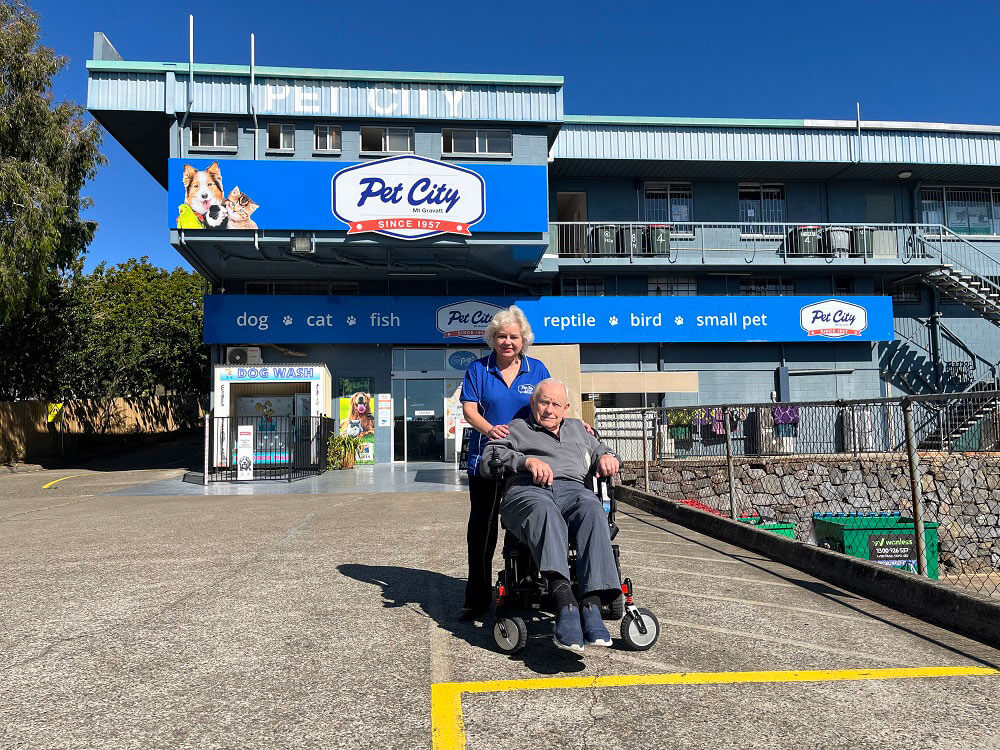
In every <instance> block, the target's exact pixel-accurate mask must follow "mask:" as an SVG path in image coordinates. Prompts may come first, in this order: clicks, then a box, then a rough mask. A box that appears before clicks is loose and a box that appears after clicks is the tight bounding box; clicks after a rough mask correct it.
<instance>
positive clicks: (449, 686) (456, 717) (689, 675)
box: [431, 667, 1000, 750]
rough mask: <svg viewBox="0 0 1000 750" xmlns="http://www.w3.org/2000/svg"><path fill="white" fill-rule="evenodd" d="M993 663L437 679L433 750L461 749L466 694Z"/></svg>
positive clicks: (938, 673) (824, 676)
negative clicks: (602, 675) (457, 680)
mask: <svg viewBox="0 0 1000 750" xmlns="http://www.w3.org/2000/svg"><path fill="white" fill-rule="evenodd" d="M998 674H1000V670H997V669H993V668H991V667H896V668H890V669H815V670H803V671H792V670H776V671H770V672H678V673H673V674H630V675H609V676H606V677H540V678H536V679H529V680H491V681H487V682H438V683H435V684H432V685H431V744H432V747H433V748H434V750H464V749H465V720H464V719H463V718H462V695H463V694H464V693H469V694H474V693H507V692H517V691H528V690H569V689H575V688H605V687H635V686H639V685H727V684H729V685H731V684H741V683H766V682H836V681H843V680H902V679H914V678H932V677H983V676H989V675H998Z"/></svg>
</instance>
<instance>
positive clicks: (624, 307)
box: [205, 294, 895, 345]
mask: <svg viewBox="0 0 1000 750" xmlns="http://www.w3.org/2000/svg"><path fill="white" fill-rule="evenodd" d="M512 304H516V305H518V306H520V307H521V309H523V310H524V313H525V315H526V316H527V317H528V321H529V322H530V323H531V326H532V328H533V330H534V333H535V341H536V342H537V343H539V344H581V343H619V342H620V343H630V342H631V343H644V342H716V343H728V342H754V341H765V342H770V341H774V342H778V341H782V342H791V341H809V342H819V341H828V342H829V341H892V340H893V339H894V337H895V332H894V326H893V318H892V299H891V298H890V297H875V296H864V297H848V298H845V299H831V298H824V297H818V298H816V297H537V298H528V299H520V298H514V297H481V298H475V299H467V298H466V299H463V298H456V299H448V298H442V297H364V296H309V295H240V294H225V295H208V296H206V297H205V342H206V343H210V344H224V343H233V342H240V343H252V344H267V343H284V344H308V343H334V344H335V343H353V344H357V343H372V344H376V343H379V344H445V343H446V344H460V345H461V344H463V343H470V342H481V341H482V336H483V331H484V330H485V329H486V326H487V325H488V324H489V322H490V320H492V318H493V316H494V315H495V314H496V313H497V312H498V311H499V310H500V309H502V308H504V307H508V306H509V305H512Z"/></svg>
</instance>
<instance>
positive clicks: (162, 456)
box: [37, 434, 204, 471]
mask: <svg viewBox="0 0 1000 750" xmlns="http://www.w3.org/2000/svg"><path fill="white" fill-rule="evenodd" d="M202 446H203V440H202V437H201V435H200V434H187V435H180V436H178V437H174V438H171V439H169V440H164V441H162V442H158V443H140V444H138V445H136V446H135V447H130V448H123V449H121V450H118V451H115V452H114V453H109V454H105V455H102V456H94V457H87V458H70V457H67V458H65V459H57V458H47V459H38V460H37V463H38V464H39V465H40V466H42V467H43V468H45V469H65V470H73V469H85V470H87V471H138V470H140V469H188V470H201V468H202V465H203V463H204V460H203V456H202Z"/></svg>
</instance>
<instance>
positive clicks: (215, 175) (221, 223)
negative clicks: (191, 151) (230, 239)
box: [177, 161, 228, 229]
mask: <svg viewBox="0 0 1000 750" xmlns="http://www.w3.org/2000/svg"><path fill="white" fill-rule="evenodd" d="M184 194H185V197H184V203H182V204H181V205H180V206H178V211H179V215H178V217H177V228H178V229H225V228H226V223H227V221H226V219H227V216H228V212H227V211H226V207H225V205H224V204H225V200H226V195H225V192H224V190H223V188H222V173H221V171H220V170H219V162H217V161H214V162H212V164H211V165H210V166H209V167H208V168H207V169H195V168H194V167H192V166H191V165H190V164H185V165H184Z"/></svg>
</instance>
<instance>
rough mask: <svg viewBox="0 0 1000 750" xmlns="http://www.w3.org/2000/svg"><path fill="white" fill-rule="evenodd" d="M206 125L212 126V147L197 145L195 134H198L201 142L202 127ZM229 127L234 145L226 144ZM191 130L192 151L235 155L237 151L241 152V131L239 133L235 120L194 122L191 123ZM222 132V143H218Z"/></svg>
mask: <svg viewBox="0 0 1000 750" xmlns="http://www.w3.org/2000/svg"><path fill="white" fill-rule="evenodd" d="M204 125H211V126H212V144H211V145H206V144H202V143H195V133H197V134H198V140H199V141H200V140H201V132H202V126H204ZM227 126H229V127H231V132H232V134H233V140H234V143H233V144H231V145H227V144H226V142H225V140H226V128H227ZM220 127H221V130H220ZM190 130H191V138H190V143H191V145H190V148H191V150H192V151H225V152H231V153H235V152H236V151H237V150H239V146H240V131H239V124H238V123H237V122H236V121H235V120H195V121H194V122H192V123H191V128H190ZM220 132H221V133H222V143H218V142H216V141H217V138H218V136H219V133H220Z"/></svg>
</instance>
